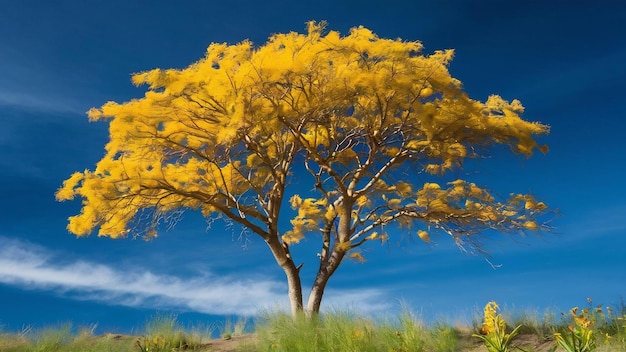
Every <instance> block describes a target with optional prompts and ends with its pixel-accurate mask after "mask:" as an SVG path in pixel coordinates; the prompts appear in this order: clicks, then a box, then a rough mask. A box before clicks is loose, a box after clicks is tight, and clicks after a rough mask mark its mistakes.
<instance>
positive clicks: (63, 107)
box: [0, 89, 88, 115]
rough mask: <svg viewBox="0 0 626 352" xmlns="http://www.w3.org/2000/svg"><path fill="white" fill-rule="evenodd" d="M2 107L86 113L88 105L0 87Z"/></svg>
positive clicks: (30, 110) (47, 111)
mask: <svg viewBox="0 0 626 352" xmlns="http://www.w3.org/2000/svg"><path fill="white" fill-rule="evenodd" d="M0 107H8V108H12V109H17V110H24V111H28V112H35V113H51V114H72V115H77V114H78V115H84V114H85V112H86V111H87V109H88V107H87V106H86V105H85V104H81V103H79V102H76V101H72V100H71V99H68V98H61V97H58V96H53V95H43V94H37V93H34V92H29V91H20V90H11V91H9V90H5V89H0Z"/></svg>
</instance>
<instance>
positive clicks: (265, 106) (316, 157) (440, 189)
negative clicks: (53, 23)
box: [57, 22, 548, 260]
mask: <svg viewBox="0 0 626 352" xmlns="http://www.w3.org/2000/svg"><path fill="white" fill-rule="evenodd" d="M452 57H453V51H452V50H444V51H435V52H434V53H432V54H429V55H426V54H423V53H422V45H421V44H420V43H419V42H415V41H403V40H400V39H394V40H391V39H383V38H379V37H377V36H376V35H375V34H374V33H372V32H371V31H370V30H368V29H367V28H364V27H358V28H353V29H352V30H351V31H350V33H349V34H348V35H346V36H341V35H340V34H339V33H338V32H335V31H326V30H325V28H324V24H323V23H314V22H311V23H309V25H308V31H307V33H306V34H300V33H293V32H292V33H287V34H276V35H273V36H272V37H270V38H269V40H268V42H267V43H266V44H265V45H263V46H260V47H255V46H253V44H252V43H250V42H248V41H244V42H241V43H239V44H236V45H228V44H212V45H211V46H209V48H208V49H207V52H206V56H205V57H204V58H203V59H201V60H199V61H198V62H196V63H194V64H192V65H190V66H189V67H187V68H184V69H167V70H162V69H154V70H151V71H147V72H143V73H138V74H135V75H134V76H133V77H132V81H133V83H135V84H136V85H142V84H145V85H147V86H148V88H149V89H148V91H147V92H146V93H145V96H144V97H143V98H140V99H134V100H131V101H128V102H125V103H121V104H120V103H116V102H108V103H106V104H105V105H103V106H102V107H101V108H99V109H92V110H90V111H89V118H90V119H91V120H108V121H109V123H110V141H109V142H108V144H107V145H106V155H105V156H104V157H103V158H102V160H100V161H99V162H98V163H97V166H96V167H95V169H94V170H85V171H84V172H77V173H75V174H73V175H72V176H71V177H70V178H69V179H68V180H66V181H65V182H64V184H63V186H62V187H61V188H60V189H59V190H58V192H57V198H58V199H59V200H69V199H73V198H74V197H76V196H79V197H80V198H81V199H82V201H83V204H82V205H83V206H82V211H81V213H80V214H79V215H77V216H73V217H70V219H69V225H68V229H69V231H70V232H72V233H74V234H76V235H79V236H83V235H88V234H89V233H91V232H92V231H93V230H96V229H97V231H98V234H99V235H100V236H110V237H113V238H118V237H123V236H126V235H127V234H129V233H132V232H133V231H139V230H140V231H141V232H142V233H143V234H144V235H147V236H153V235H155V234H156V229H157V225H158V224H159V222H160V221H161V220H163V219H166V218H167V216H168V214H172V213H175V212H176V211H179V210H181V209H193V210H199V211H201V212H202V213H203V214H204V215H205V216H207V217H208V216H212V214H219V215H221V216H226V217H227V218H230V219H232V220H234V221H236V222H238V223H239V224H241V225H243V226H246V227H247V228H248V229H250V230H252V231H253V232H255V233H257V234H258V235H260V236H262V237H263V238H264V239H265V240H266V241H271V240H274V239H278V241H280V242H281V243H283V244H284V245H285V248H286V246H287V245H289V244H291V243H295V242H298V241H299V240H301V239H302V238H303V237H304V236H306V234H307V233H309V232H316V233H318V234H319V233H322V234H323V236H322V238H323V242H324V245H323V248H324V249H325V251H324V252H323V253H322V260H324V259H326V260H328V259H329V258H330V254H329V253H330V252H331V251H332V250H331V249H329V248H334V250H339V251H344V252H348V251H350V250H352V249H354V248H356V247H358V246H359V245H360V244H362V243H364V242H365V241H368V240H379V239H383V240H384V239H385V238H386V236H387V235H386V234H385V233H384V226H385V225H386V224H390V223H396V224H399V225H401V226H406V227H411V226H415V227H416V230H419V231H418V232H417V234H418V236H419V237H420V238H422V239H423V240H425V241H429V240H430V237H429V232H428V231H429V229H433V228H436V229H439V230H441V231H444V232H446V233H448V234H450V235H452V236H453V237H454V238H455V239H457V240H458V241H459V242H461V241H463V239H464V238H467V237H468V236H470V235H473V234H475V233H478V232H480V231H483V230H485V229H495V230H498V231H519V230H524V229H527V230H537V229H539V228H540V227H541V226H542V225H541V223H540V222H539V221H538V220H537V216H538V215H539V214H541V213H542V212H543V211H545V209H546V206H545V205H544V204H543V203H541V202H538V201H536V200H535V199H533V198H532V197H531V196H528V195H517V194H514V195H512V197H511V199H509V200H500V201H498V200H496V199H494V197H493V196H492V195H490V194H489V193H488V192H487V191H486V190H485V189H482V188H479V187H478V186H477V185H475V184H473V183H471V182H469V181H466V180H455V181H452V182H450V183H442V184H437V183H425V184H424V183H419V182H418V178H416V177H415V174H410V173H406V172H405V173H400V174H397V173H394V171H396V170H398V169H399V168H400V167H401V166H406V165H412V167H413V168H414V170H416V171H417V172H420V171H424V172H426V173H428V174H432V175H443V174H444V173H446V172H447V171H449V170H452V169H454V168H459V167H461V166H462V163H463V160H464V159H466V158H474V157H479V156H480V153H481V151H483V150H485V148H483V147H487V146H489V145H492V144H504V145H508V146H510V147H511V149H512V150H513V151H514V152H516V153H521V154H524V155H527V156H530V155H531V154H532V153H533V151H534V150H535V149H539V150H541V151H544V152H545V151H546V147H545V146H538V145H537V143H536V141H535V139H534V136H536V135H541V134H546V133H547V132H548V127H547V126H545V125H542V124H539V123H534V122H527V121H525V120H523V119H522V118H521V114H522V112H523V110H524V108H523V107H522V105H521V103H520V102H519V101H517V100H513V101H511V102H508V101H506V100H504V99H502V98H501V97H499V96H496V95H494V96H491V97H489V98H488V99H487V101H485V102H480V101H477V100H473V99H471V98H469V97H468V95H467V94H466V93H465V92H463V90H462V87H461V82H459V81H458V80H457V79H454V78H453V77H452V76H451V75H450V73H449V72H448V69H447V66H448V64H449V62H450V60H451V59H452ZM305 170H306V171H305ZM307 171H308V173H307ZM302 173H304V175H302ZM294 177H298V180H299V181H298V183H299V184H300V185H302V183H303V182H306V180H307V177H308V179H309V180H310V181H311V186H312V187H307V188H308V189H310V188H314V189H315V190H316V192H315V194H316V195H315V196H314V197H308V198H307V197H306V195H295V196H292V197H291V198H290V199H284V198H285V197H289V196H286V194H289V195H291V194H293V193H295V192H291V193H289V192H286V188H287V187H289V186H290V185H292V184H293V182H292V180H293V179H294ZM433 177H434V176H433ZM310 195H311V194H309V196H310ZM303 197H304V198H303ZM286 201H289V202H290V205H291V206H292V207H293V208H294V209H295V210H296V212H295V213H296V215H295V216H294V217H293V218H291V219H288V220H290V222H291V226H290V229H289V230H287V231H283V232H281V231H279V226H278V224H279V221H280V222H281V223H282V224H284V223H286V222H285V221H283V219H282V218H280V216H279V215H280V214H281V213H280V207H281V205H282V204H283V203H285V202H286ZM282 214H288V213H287V212H285V211H283V213H282ZM143 220H148V221H147V222H143ZM138 224H142V225H144V224H147V226H141V227H138V226H137V225H138ZM416 224H417V225H416ZM281 226H283V225H281ZM331 242H332V243H334V247H333V246H331V245H329V243H331ZM353 257H355V258H357V259H359V258H360V256H359V254H358V253H354V252H353Z"/></svg>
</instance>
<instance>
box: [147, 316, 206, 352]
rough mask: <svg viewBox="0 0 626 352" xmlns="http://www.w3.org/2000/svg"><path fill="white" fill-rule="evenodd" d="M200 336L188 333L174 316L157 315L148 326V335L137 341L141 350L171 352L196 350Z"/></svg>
mask: <svg viewBox="0 0 626 352" xmlns="http://www.w3.org/2000/svg"><path fill="white" fill-rule="evenodd" d="M199 345H200V341H199V338H197V337H194V336H191V335H189V334H186V333H185V332H184V331H183V330H182V328H180V327H179V326H178V323H177V322H176V317H174V316H157V317H155V318H153V319H152V321H150V322H149V323H148V324H147V326H146V335H144V336H142V337H140V338H139V339H137V341H136V342H135V346H136V347H137V348H138V349H139V351H141V352H171V351H182V350H195V349H197V347H198V346H199Z"/></svg>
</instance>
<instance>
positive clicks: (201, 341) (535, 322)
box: [0, 302, 626, 352]
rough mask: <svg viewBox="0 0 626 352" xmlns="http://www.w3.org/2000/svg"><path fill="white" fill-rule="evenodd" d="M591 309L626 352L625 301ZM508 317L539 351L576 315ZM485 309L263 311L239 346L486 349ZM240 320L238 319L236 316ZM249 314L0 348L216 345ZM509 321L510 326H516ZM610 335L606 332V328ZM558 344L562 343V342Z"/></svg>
mask: <svg viewBox="0 0 626 352" xmlns="http://www.w3.org/2000/svg"><path fill="white" fill-rule="evenodd" d="M583 308H586V309H587V312H588V313H587V314H588V316H589V318H590V319H591V320H593V321H594V325H593V326H594V333H595V335H596V338H597V346H598V348H597V349H596V350H595V351H597V352H608V351H611V352H619V351H624V352H626V320H625V319H626V307H625V306H624V304H623V303H621V304H618V305H614V306H611V308H610V309H609V308H608V307H601V306H599V305H593V304H592V303H591V302H588V305H587V306H586V307H582V306H581V310H582V309H583ZM503 317H504V319H505V320H506V322H507V325H508V326H509V327H510V329H512V327H514V326H517V325H522V329H521V333H520V337H519V338H516V339H515V340H513V346H514V348H513V349H512V350H513V351H527V352H530V351H537V350H538V349H537V348H538V346H539V345H542V350H543V351H545V350H546V347H545V346H550V345H553V344H554V339H553V334H554V332H555V331H564V329H567V326H568V324H570V323H571V321H569V320H568V319H571V317H570V316H569V315H568V313H567V312H565V313H564V314H562V313H559V314H555V313H552V312H550V311H546V312H543V313H540V312H538V311H532V310H530V311H522V312H512V313H511V312H508V311H506V310H505V311H504V312H503ZM480 320H481V317H478V316H476V317H474V318H473V319H472V323H471V326H470V327H460V328H459V327H453V326H452V325H451V324H449V323H447V322H445V321H440V322H435V323H430V324H427V323H425V322H423V321H422V320H421V319H420V318H419V316H417V315H415V314H413V313H412V312H410V311H409V310H407V309H405V310H404V312H403V313H401V314H400V315H399V316H397V317H395V318H388V319H380V318H378V319H374V318H370V317H365V316H363V315H359V314H356V313H354V312H351V311H345V310H331V311H328V312H326V313H324V314H320V315H318V316H315V317H305V316H304V315H302V316H299V317H298V318H296V319H295V320H294V319H293V318H292V317H291V315H290V314H286V313H284V312H276V311H275V312H271V311H270V312H264V313H262V314H260V318H259V319H257V321H256V322H255V324H254V327H253V329H252V330H253V331H252V332H251V333H253V334H254V335H255V338H254V339H248V340H246V341H248V342H246V343H241V344H239V345H238V346H237V349H238V351H239V352H270V351H271V352H281V351H285V352H287V351H289V352H298V351H303V352H305V351H306V352H311V351H319V352H324V351H329V352H330V351H341V352H352V351H353V352H357V351H358V352H370V351H371V352H374V351H384V352H456V351H484V347H483V346H481V341H480V340H479V339H477V338H472V337H471V334H472V333H478V332H479V329H480ZM233 321H234V322H233ZM247 326H248V321H247V320H246V319H242V318H240V319H237V320H227V321H226V322H225V323H224V324H223V326H222V327H220V328H215V327H212V326H209V327H208V328H207V327H204V328H198V327H195V328H194V327H191V328H185V327H182V326H180V325H179V323H178V322H177V320H176V317H175V316H172V315H159V316H156V317H154V318H153V319H151V320H150V321H149V322H148V323H147V324H146V326H145V328H144V329H143V330H142V332H141V334H140V335H138V336H120V335H113V334H108V335H103V336H94V331H95V328H96V326H95V325H94V326H89V327H84V328H78V329H76V328H74V327H73V326H72V325H71V324H69V323H68V324H61V325H59V326H55V327H49V328H44V329H31V328H26V329H24V330H23V331H20V332H18V333H3V332H2V331H1V330H0V352H57V351H58V352H66V351H67V352H70V351H71V352H76V351H80V352H131V351H133V352H138V351H143V352H172V351H201V352H208V351H211V349H210V346H208V345H207V342H208V340H210V338H211V337H212V336H213V333H214V332H215V331H216V330H219V332H220V336H221V337H222V338H234V337H237V336H239V335H243V334H245V329H246V327H247ZM510 329H509V330H508V331H510ZM607 335H608V336H610V338H608V339H607V338H606V336H607ZM556 351H557V352H558V351H562V350H559V349H557V350H556Z"/></svg>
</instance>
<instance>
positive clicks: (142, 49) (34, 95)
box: [0, 0, 626, 332]
mask: <svg viewBox="0 0 626 352" xmlns="http://www.w3.org/2000/svg"><path fill="white" fill-rule="evenodd" d="M309 20H326V21H328V23H329V26H328V27H329V29H332V30H338V31H340V32H341V33H342V34H346V33H347V32H348V31H349V29H350V28H351V27H355V26H358V25H364V26H366V27H368V28H369V29H371V30H373V31H374V32H375V33H377V34H378V35H379V36H380V37H388V38H397V37H400V38H403V39H406V40H420V41H422V42H423V44H424V47H425V49H424V51H425V52H426V53H430V52H433V51H434V50H438V49H447V48H453V49H455V53H456V54H455V59H454V61H453V62H452V64H451V66H450V71H451V73H452V75H453V76H454V77H456V78H458V79H460V80H461V81H462V82H463V84H464V87H465V89H466V91H467V92H468V93H469V95H470V96H471V97H473V98H475V99H480V100H485V99H486V98H487V97H488V96H489V95H490V94H500V95H502V96H503V97H504V98H505V99H509V100H511V99H519V100H521V101H522V103H523V104H524V106H525V107H526V113H525V115H524V116H525V118H526V119H528V120H533V121H541V122H542V123H545V124H548V125H550V126H551V128H552V131H551V134H550V135H549V136H546V137H542V138H541V140H540V144H543V143H547V144H548V145H549V146H550V152H549V153H548V154H547V155H541V154H539V155H534V156H533V157H531V158H530V159H526V158H524V157H522V156H517V155H513V154H512V153H510V152H508V151H507V150H504V149H498V148H496V149H494V150H493V152H492V155H491V157H490V158H487V159H481V160H472V161H470V162H468V163H467V164H466V168H465V170H462V171H457V172H456V175H458V176H461V177H466V178H467V179H469V180H471V181H472V182H476V183H478V184H480V185H484V186H487V188H489V189H490V190H492V191H493V192H494V193H496V194H500V195H502V196H507V195H508V194H509V193H511V192H516V193H531V194H534V195H536V196H537V197H538V198H539V199H541V200H543V201H545V202H546V203H547V204H548V205H549V206H551V207H553V208H558V210H559V216H558V217H556V218H555V220H554V223H553V225H554V226H555V230H554V233H553V234H544V235H541V236H534V235H531V236H529V237H525V238H521V237H519V236H518V237H515V238H501V236H498V235H496V234H488V235H487V236H486V238H485V239H484V243H485V247H486V248H487V249H488V250H489V253H490V254H489V256H488V257H484V256H474V255H471V254H465V253H462V252H460V251H459V250H458V249H457V248H456V247H455V246H454V244H453V243H452V241H451V240H449V239H446V238H443V237H437V238H434V241H433V243H431V244H428V245H427V244H424V243H422V242H421V241H420V240H419V239H416V238H414V237H408V236H406V235H404V234H402V233H400V232H398V233H394V234H392V235H393V236H392V240H391V241H390V242H389V243H388V244H387V245H385V246H382V247H381V246H380V245H379V244H372V245H370V246H368V247H367V248H366V252H365V256H366V259H367V262H366V263H365V264H359V263H356V262H350V261H348V262H346V263H345V264H343V265H342V267H341V268H340V269H339V271H338V272H337V273H336V275H335V276H334V277H333V278H332V279H331V281H330V284H329V288H328V291H327V296H326V299H327V301H325V302H326V303H327V304H326V305H325V306H333V307H342V306H350V307H354V308H359V309H361V310H363V311H364V312H368V313H371V314H380V313H381V312H394V311H397V310H399V309H400V304H399V302H400V301H404V302H406V303H407V304H408V305H409V306H410V307H412V308H414V309H415V310H416V311H417V312H422V314H424V316H425V318H427V319H432V318H436V317H439V316H446V317H449V318H451V319H456V318H459V319H461V318H460V317H466V316H467V314H468V313H469V312H471V311H474V310H475V309H476V307H482V306H483V305H484V304H485V303H486V302H488V301H489V300H494V299H495V300H497V301H498V302H499V303H501V305H503V306H504V307H506V308H510V309H525V308H532V309H538V310H539V311H543V310H544V309H547V308H550V309H552V310H554V311H557V312H558V311H560V310H566V309H568V308H570V307H571V306H575V305H582V304H584V303H585V299H586V298H587V297H591V298H593V299H594V301H595V302H597V303H604V304H614V303H615V302H618V301H619V300H620V297H623V296H624V294H625V293H626V280H624V279H625V278H626V275H625V274H624V273H626V237H625V235H626V225H625V222H624V219H626V197H625V196H626V191H625V188H624V186H623V182H624V179H625V177H624V175H625V171H626V167H625V165H624V164H625V162H626V156H625V152H626V147H625V146H624V130H625V127H626V124H625V122H624V121H625V119H626V116H625V113H624V111H625V110H624V107H623V102H624V92H625V89H624V82H625V81H626V69H625V65H624V62H626V44H625V43H626V41H625V40H624V38H626V25H625V20H626V5H624V3H623V1H618V0H615V1H609V0H604V1H603V0H599V1H594V2H592V1H576V0H573V1H572V0H569V1H480V0H479V1H460V0H459V1H452V0H447V1H406V0H405V1H397V0H396V1H394V0H390V1H384V2H374V1H362V0H361V1H327V0H321V1H316V2H314V3H306V2H293V1H291V2H281V1H265V2H261V1H233V2H209V1H179V2H171V1H155V0H152V1H148V0H140V1H121V0H112V1H99V2H96V1H70V0H59V1H44V0H22V1H11V2H5V3H3V4H2V5H0V194H2V197H3V199H4V200H5V201H4V202H2V203H1V205H0V328H1V329H4V330H19V329H21V328H22V327H24V326H26V325H34V326H43V325H49V324H55V323H59V322H65V321H73V322H75V323H76V324H79V325H80V324H90V323H98V324H99V330H101V331H120V332H130V331H136V329H140V328H141V327H142V326H143V323H144V321H145V320H146V319H147V318H148V317H149V316H151V315H153V314H155V312H173V313H176V314H179V316H180V318H181V319H182V320H184V321H190V322H207V321H208V322H210V321H216V320H220V319H224V317H225V316H235V315H238V314H253V312H255V311H258V309H260V308H262V307H267V306H272V305H273V304H275V303H276V302H278V303H282V304H284V303H285V301H286V299H287V296H286V287H285V284H284V280H283V274H282V272H281V271H280V269H279V268H278V267H277V266H276V264H275V263H274V262H273V259H272V258H271V255H270V254H269V251H267V250H266V248H265V247H264V244H263V242H262V241H260V240H257V239H256V238H255V237H253V236H251V237H249V238H246V237H245V236H244V237H241V238H240V229H238V228H236V227H234V228H233V227H228V226H224V224H223V223H220V222H215V223H213V224H212V226H211V227H210V228H207V224H206V223H205V221H204V220H203V219H202V218H201V217H200V216H199V215H198V214H193V213H187V214H185V215H184V218H183V219H182V220H181V221H180V222H179V223H178V225H177V226H176V228H175V229H174V230H172V231H169V232H166V233H164V234H162V235H161V236H160V237H159V238H157V239H156V240H155V241H153V242H151V243H146V242H144V241H142V240H132V239H124V240H117V241H114V240H111V239H108V238H97V237H95V236H92V237H87V238H80V239H77V238H75V237H74V236H72V235H70V234H68V232H67V231H66V229H65V226H66V223H67V217H68V216H71V215H74V214H76V213H77V212H79V210H80V202H79V201H75V202H66V203H57V202H55V200H54V193H55V190H56V189H57V188H58V187H59V186H60V185H61V183H62V181H63V180H64V179H66V178H68V177H69V176H70V175H71V173H72V172H74V171H77V170H84V169H86V168H89V169H92V168H93V167H94V165H95V163H96V162H97V161H98V160H99V159H100V158H101V157H102V155H103V153H104V149H103V147H104V144H105V143H106V142H107V135H108V134H107V124H106V123H102V122H99V123H89V122H88V121H87V117H86V116H85V111H87V110H88V109H89V108H91V107H94V106H100V105H102V104H103V103H105V102H106V101H108V100H115V101H120V102H121V101H127V100H129V99H132V98H135V97H141V96H142V95H143V92H144V91H145V88H143V87H139V88H137V87H134V86H132V85H131V83H130V75H131V74H132V73H134V72H140V71H144V70H148V69H151V68H155V67H160V68H170V67H175V68H182V67H186V66H187V65H189V64H191V63H193V62H194V61H197V60H198V59H200V58H202V56H203V55H204V53H205V50H206V48H207V46H208V45H209V44H210V43H211V42H228V43H237V42H239V41H242V40H244V39H251V40H252V41H253V42H254V43H256V44H258V45H261V44H263V43H264V42H265V41H266V39H267V37H268V36H269V35H271V34H272V33H278V32H288V31H298V32H303V31H304V30H305V22H307V21H309ZM302 182H305V181H302ZM284 226H287V225H286V224H284ZM378 247H381V248H378ZM316 250H317V242H316V241H315V239H314V238H312V239H311V240H309V241H305V242H303V243H302V244H301V245H299V246H296V247H294V249H293V254H294V257H295V258H296V259H297V260H301V261H304V262H305V263H306V264H305V266H304V268H303V271H302V272H303V276H304V277H303V280H304V282H305V285H308V283H310V282H311V280H312V275H313V273H314V270H315V268H316V263H315V261H314V259H315V253H316ZM298 258H301V259H298ZM489 262H491V263H492V264H493V265H494V266H497V269H493V268H492V266H491V265H490V264H489ZM137 283H138V284H137ZM253 283H256V284H253ZM135 284H137V285H135ZM281 300H282V302H281ZM255 307H256V308H255Z"/></svg>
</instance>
